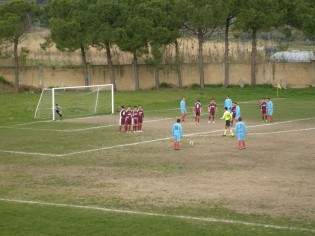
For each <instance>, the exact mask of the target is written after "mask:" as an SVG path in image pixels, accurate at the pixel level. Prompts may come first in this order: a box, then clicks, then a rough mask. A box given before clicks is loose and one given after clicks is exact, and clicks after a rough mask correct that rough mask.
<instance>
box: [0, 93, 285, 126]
mask: <svg viewBox="0 0 315 236" xmlns="http://www.w3.org/2000/svg"><path fill="white" fill-rule="evenodd" d="M279 99H280V98H279ZM253 102H259V100H256V101H246V102H239V103H240V104H245V103H253ZM187 108H191V109H192V108H193V107H187ZM172 110H178V111H180V108H171V109H161V110H152V111H147V112H148V113H150V112H160V111H172ZM188 113H190V112H188ZM207 114H208V113H203V114H202V115H207ZM192 116H194V115H192ZM95 117H102V116H89V117H80V118H76V119H78V120H81V119H92V118H95ZM175 118H176V117H175ZM175 118H164V119H157V120H149V121H144V122H154V121H161V120H170V119H175ZM44 122H53V121H52V120H45V121H34V122H28V123H21V124H15V125H8V126H0V128H13V127H16V126H23V125H30V124H37V123H44ZM111 126H116V125H107V126H97V127H91V128H86V129H97V128H104V127H111ZM21 129H28V128H21ZM86 129H75V130H74V129H73V130H70V131H82V130H86ZM29 130H44V131H57V132H60V131H62V132H67V131H66V130H51V129H32V128H29Z"/></svg>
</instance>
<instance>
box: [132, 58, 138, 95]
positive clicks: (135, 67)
mask: <svg viewBox="0 0 315 236" xmlns="http://www.w3.org/2000/svg"><path fill="white" fill-rule="evenodd" d="M132 70H133V77H134V80H135V90H136V91H137V90H139V70H138V58H137V56H136V54H133V63H132Z"/></svg>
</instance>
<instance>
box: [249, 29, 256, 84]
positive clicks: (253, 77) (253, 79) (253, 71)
mask: <svg viewBox="0 0 315 236" xmlns="http://www.w3.org/2000/svg"><path fill="white" fill-rule="evenodd" d="M252 37H253V39H252V54H251V57H252V58H251V74H250V78H251V85H256V57H257V29H253V35H252Z"/></svg>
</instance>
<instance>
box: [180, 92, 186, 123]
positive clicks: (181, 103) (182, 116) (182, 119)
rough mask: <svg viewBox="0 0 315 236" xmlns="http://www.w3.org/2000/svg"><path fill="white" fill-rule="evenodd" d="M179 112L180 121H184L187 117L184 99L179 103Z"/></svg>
mask: <svg viewBox="0 0 315 236" xmlns="http://www.w3.org/2000/svg"><path fill="white" fill-rule="evenodd" d="M180 112H181V113H182V115H181V118H180V119H181V121H185V117H186V115H187V110H186V98H185V97H182V100H181V101H180Z"/></svg>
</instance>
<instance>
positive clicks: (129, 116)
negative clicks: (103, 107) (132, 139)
mask: <svg viewBox="0 0 315 236" xmlns="http://www.w3.org/2000/svg"><path fill="white" fill-rule="evenodd" d="M131 123H132V110H131V109H130V106H128V108H127V110H126V124H125V131H126V132H127V133H130V132H131Z"/></svg>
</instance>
